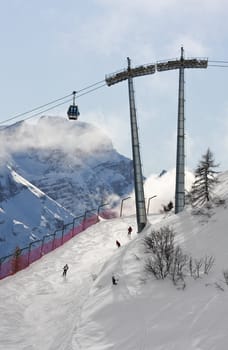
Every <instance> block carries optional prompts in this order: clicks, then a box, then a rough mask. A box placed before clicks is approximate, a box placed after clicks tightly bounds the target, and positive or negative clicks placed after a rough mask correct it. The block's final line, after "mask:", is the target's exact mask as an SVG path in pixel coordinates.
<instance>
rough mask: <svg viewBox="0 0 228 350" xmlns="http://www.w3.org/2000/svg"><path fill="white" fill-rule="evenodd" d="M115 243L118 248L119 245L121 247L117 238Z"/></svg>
mask: <svg viewBox="0 0 228 350" xmlns="http://www.w3.org/2000/svg"><path fill="white" fill-rule="evenodd" d="M116 245H117V247H118V248H119V247H121V244H120V242H119V241H117V240H116Z"/></svg>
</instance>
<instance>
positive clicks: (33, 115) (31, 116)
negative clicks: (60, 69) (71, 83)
mask: <svg viewBox="0 0 228 350" xmlns="http://www.w3.org/2000/svg"><path fill="white" fill-rule="evenodd" d="M103 81H104V80H102V82H103ZM97 84H98V83H96V84H93V85H90V87H92V86H95V85H97ZM104 86H106V84H103V85H101V86H98V87H96V88H93V89H91V90H89V91H87V92H83V93H82V94H80V95H76V98H78V97H81V96H84V95H86V94H89V93H91V92H93V91H95V90H98V89H100V88H102V87H104ZM82 90H85V89H82ZM82 90H79V91H82ZM71 95H72V93H71V94H70V95H67V96H65V97H64V98H66V97H69V96H71ZM62 99H63V98H61V99H58V100H55V101H56V102H57V101H60V100H62ZM53 102H54V101H52V102H50V103H47V104H45V105H43V106H48V105H50V104H52V103H53ZM69 102H71V99H68V100H66V101H63V102H61V103H58V104H55V105H54V106H51V107H49V108H46V109H43V110H42V111H40V112H37V113H34V114H32V115H29V116H28V117H26V118H24V119H22V120H23V121H24V120H29V119H32V118H35V117H37V116H38V115H41V114H43V113H45V112H48V111H50V110H52V109H54V108H56V107H59V106H62V105H64V104H67V103H69ZM40 108H41V107H40ZM40 108H38V107H37V108H34V109H32V110H31V111H30V112H32V111H36V110H38V109H40ZM28 113H29V112H25V113H21V114H20V115H19V114H18V115H17V116H15V117H14V118H13V119H15V118H16V117H17V118H18V117H19V116H22V115H25V114H28ZM10 120H12V118H11V119H10ZM22 120H20V121H22ZM7 121H9V119H7V120H5V121H2V122H0V124H3V123H5V122H7ZM10 126H11V125H8V126H6V127H5V128H1V130H5V129H7V128H8V127H10Z"/></svg>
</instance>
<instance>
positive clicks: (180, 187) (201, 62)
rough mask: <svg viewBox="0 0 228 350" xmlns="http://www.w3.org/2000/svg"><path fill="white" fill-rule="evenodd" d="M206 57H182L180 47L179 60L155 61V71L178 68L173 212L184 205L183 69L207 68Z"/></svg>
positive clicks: (179, 209)
mask: <svg viewBox="0 0 228 350" xmlns="http://www.w3.org/2000/svg"><path fill="white" fill-rule="evenodd" d="M207 63H208V60H207V59H198V58H191V59H185V58H184V49H183V47H181V57H180V59H179V60H171V61H166V62H158V63H157V71H158V72H162V71H167V70H172V69H179V93H178V121H177V153H176V190H175V214H177V213H179V212H181V211H182V210H183V209H184V205H185V159H184V158H185V154H184V137H185V132H184V120H185V118H184V101H185V100H184V69H185V68H207Z"/></svg>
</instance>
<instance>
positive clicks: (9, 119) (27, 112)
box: [0, 93, 72, 124]
mask: <svg viewBox="0 0 228 350" xmlns="http://www.w3.org/2000/svg"><path fill="white" fill-rule="evenodd" d="M71 95H72V93H71V94H69V95H66V96H64V97H61V98H58V99H57V100H54V101H51V102H48V103H45V104H44V105H41V106H39V107H35V108H33V109H30V110H29V111H26V112H24V113H19V114H16V115H15V116H14V117H11V118H8V119H5V120H3V121H1V122H0V124H4V123H6V122H9V121H11V120H13V119H17V118H19V117H22V116H23V115H26V114H29V113H32V112H35V111H37V110H38V109H41V108H44V107H46V106H50V105H51V104H53V103H55V102H58V101H61V100H63V99H65V98H67V97H69V96H71ZM53 108H54V107H53Z"/></svg>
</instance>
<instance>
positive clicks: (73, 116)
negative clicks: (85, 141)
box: [67, 105, 80, 120]
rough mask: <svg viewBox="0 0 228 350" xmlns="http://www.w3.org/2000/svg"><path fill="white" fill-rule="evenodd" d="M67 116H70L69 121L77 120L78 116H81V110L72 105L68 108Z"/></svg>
mask: <svg viewBox="0 0 228 350" xmlns="http://www.w3.org/2000/svg"><path fill="white" fill-rule="evenodd" d="M67 115H68V119H71V120H77V119H78V116H79V115H80V113H79V110H78V106H76V105H71V106H70V107H69V108H68V111H67Z"/></svg>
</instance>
